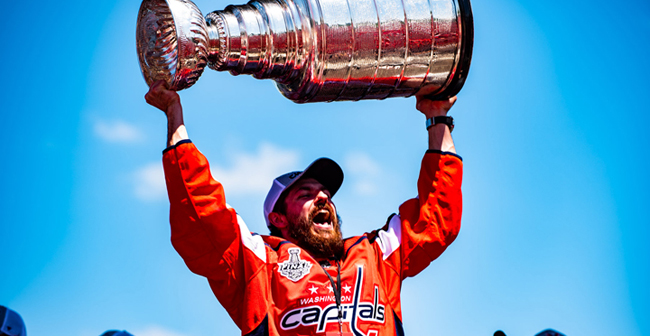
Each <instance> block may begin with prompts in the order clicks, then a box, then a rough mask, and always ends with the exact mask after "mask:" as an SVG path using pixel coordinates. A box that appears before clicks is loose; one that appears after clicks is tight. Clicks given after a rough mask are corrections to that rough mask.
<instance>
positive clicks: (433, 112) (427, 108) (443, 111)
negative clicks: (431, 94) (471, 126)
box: [415, 96, 456, 153]
mask: <svg viewBox="0 0 650 336" xmlns="http://www.w3.org/2000/svg"><path fill="white" fill-rule="evenodd" d="M416 99H417V104H416V105H415V108H416V109H418V110H419V111H420V112H422V114H424V115H425V117H426V118H427V119H429V118H435V117H443V116H447V112H448V111H449V109H450V108H451V107H452V106H453V105H454V103H455V102H456V96H454V97H451V98H449V99H448V100H430V99H427V98H425V97H424V96H416ZM428 132H429V149H433V150H439V151H443V152H451V153H456V148H455V147H454V141H453V140H452V139H451V131H450V130H449V126H447V125H446V124H444V123H438V124H435V125H432V126H431V127H429V129H428Z"/></svg>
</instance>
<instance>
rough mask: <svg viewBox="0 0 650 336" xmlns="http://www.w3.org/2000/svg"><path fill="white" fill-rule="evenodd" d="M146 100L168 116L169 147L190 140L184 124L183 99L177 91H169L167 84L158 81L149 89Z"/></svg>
mask: <svg viewBox="0 0 650 336" xmlns="http://www.w3.org/2000/svg"><path fill="white" fill-rule="evenodd" d="M144 99H145V100H146V101H147V103H149V105H151V106H154V107H157V108H158V109H160V110H161V111H163V112H165V114H166V115H167V147H171V146H174V145H175V144H177V143H178V142H179V141H181V140H186V139H189V137H188V136H187V130H186V129H185V124H184V122H183V107H182V106H181V98H180V97H179V96H178V93H176V91H172V90H168V89H167V88H166V87H165V82H163V81H157V82H155V83H154V84H153V85H152V86H151V88H149V92H147V94H146V95H145V96H144Z"/></svg>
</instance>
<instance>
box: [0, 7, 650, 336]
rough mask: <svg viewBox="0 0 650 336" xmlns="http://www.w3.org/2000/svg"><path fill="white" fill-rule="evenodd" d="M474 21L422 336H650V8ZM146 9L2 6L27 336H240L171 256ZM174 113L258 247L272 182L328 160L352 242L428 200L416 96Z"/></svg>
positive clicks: (1, 234)
mask: <svg viewBox="0 0 650 336" xmlns="http://www.w3.org/2000/svg"><path fill="white" fill-rule="evenodd" d="M196 3H197V5H198V6H199V8H201V10H202V11H203V12H204V14H206V13H207V12H209V11H212V10H217V9H222V8H224V7H225V6H226V5H228V4H229V2H227V1H223V0H219V1H208V0H202V1H197V2H196ZM472 5H473V10H474V19H475V31H476V35H475V39H476V40H475V44H474V56H473V60H472V67H471V71H470V74H469V78H468V80H467V82H466V85H465V87H464V88H463V90H462V91H461V93H460V94H459V100H458V103H457V104H456V106H454V108H453V109H452V111H451V114H452V115H453V116H454V118H455V120H456V125H457V126H456V129H455V130H454V139H455V141H456V148H457V150H458V152H459V154H460V155H462V157H463V159H464V164H465V176H464V182H463V192H464V214H463V227H462V229H461V232H460V235H459V237H458V239H457V240H456V242H455V243H454V244H453V245H452V246H451V247H450V248H449V250H448V251H447V252H445V254H444V255H443V256H442V257H441V258H439V259H438V260H437V261H436V262H434V263H432V265H431V266H430V267H429V268H428V269H427V270H426V271H425V272H423V273H422V274H420V275H419V276H417V277H415V278H412V279H409V280H407V281H406V283H405V285H404V289H403V293H402V294H403V299H402V303H403V310H404V323H405V329H406V332H407V334H409V335H432V334H438V335H492V333H493V332H494V331H495V330H497V329H501V330H504V331H505V332H506V334H507V335H509V336H528V335H530V336H532V335H534V334H535V333H536V332H539V331H541V330H542V329H545V328H549V327H550V328H555V329H557V330H559V331H562V332H564V333H565V334H567V335H571V336H575V335H632V336H634V335H648V334H650V322H649V321H648V318H647V317H648V316H650V303H649V302H650V289H648V286H647V284H648V283H650V247H648V244H647V242H646V241H647V239H648V238H649V237H650V228H649V227H650V226H649V224H650V218H649V216H648V212H647V210H646V209H647V208H648V206H647V203H648V202H649V201H650V197H648V190H650V179H649V178H648V175H647V172H648V171H650V167H649V166H650V165H649V155H648V144H650V139H649V136H648V132H647V131H646V128H647V125H648V124H649V122H650V117H649V116H648V115H649V112H650V109H649V108H648V107H647V101H648V95H649V94H650V84H648V80H647V78H650V66H648V64H647V60H648V59H650V49H649V48H648V45H649V44H650V43H649V42H650V40H649V37H650V3H648V2H644V1H639V0H632V1H628V2H625V3H620V4H614V3H612V2H605V1H602V0H596V1H585V0H569V1H566V2H562V3H548V2H539V1H532V0H523V1H512V0H495V1H490V2H479V1H474V3H473V4H472ZM138 8H139V2H137V1H115V2H108V1H95V2H92V3H88V2H81V1H77V0H72V1H68V2H66V3H65V4H61V3H55V2H23V3H20V2H15V1H14V2H8V3H6V4H3V11H2V13H3V15H2V17H3V19H2V20H0V28H1V29H0V36H1V37H2V40H3V41H4V42H5V43H4V44H3V46H2V47H1V48H2V53H0V61H1V62H2V63H1V64H3V65H4V66H5V67H4V71H3V73H4V78H5V80H4V81H3V82H2V84H0V85H2V90H0V95H1V97H2V108H1V110H2V116H3V117H4V120H5V126H4V127H3V129H4V134H5V137H4V139H5V146H4V153H3V154H4V155H3V160H2V165H0V170H1V171H0V181H1V183H0V185H1V186H2V187H1V189H0V191H1V193H0V197H1V199H0V214H2V220H1V221H0V242H1V244H2V246H3V249H2V252H1V253H0V256H1V257H0V269H1V270H2V271H3V272H4V274H3V275H2V276H1V277H0V278H1V279H2V280H0V304H2V305H6V306H9V307H11V308H13V309H15V310H16V311H18V312H19V313H21V315H22V316H23V318H24V320H25V322H26V324H27V330H28V333H29V335H30V336H38V335H48V336H57V335H65V336H70V335H72V336H92V335H99V334H101V333H102V332H103V331H105V330H107V329H110V328H117V329H127V330H129V331H131V332H132V333H134V334H135V335H136V336H205V335H231V334H238V330H237V329H236V327H235V326H234V324H233V323H232V322H231V321H230V319H229V317H228V316H227V314H226V313H225V311H224V310H223V308H221V307H220V305H219V303H218V302H217V300H216V299H215V298H214V297H213V295H212V293H211V291H210V289H209V287H208V285H207V282H206V281H205V280H204V279H202V278H200V277H198V276H196V275H193V274H192V273H190V272H189V271H188V270H187V269H186V267H185V265H184V264H183V262H182V260H181V259H180V257H178V255H177V254H176V253H175V251H174V250H173V248H172V247H171V244H170V243H169V226H168V204H167V201H166V196H165V191H164V185H163V184H162V183H163V180H162V169H161V164H160V158H161V151H162V149H163V148H164V142H165V132H166V127H165V119H164V116H163V114H162V112H160V111H157V110H155V109H154V108H152V107H150V106H148V105H146V103H145V102H144V99H143V95H144V94H145V92H146V90H147V87H146V84H145V83H144V80H143V79H142V77H141V74H140V70H139V68H138V63H137V57H136V53H135V41H134V39H135V37H134V36H135V21H136V15H137V11H138ZM181 97H182V100H183V103H184V106H185V111H186V124H187V126H188V130H189V134H190V137H191V138H192V140H193V141H194V142H195V143H196V144H197V146H198V147H199V148H200V149H201V151H202V152H203V153H204V154H206V156H207V157H208V159H209V160H210V162H211V164H212V170H213V172H214V173H215V175H217V176H218V177H221V180H222V181H223V182H224V185H225V189H226V196H227V198H228V202H229V203H230V204H231V205H233V206H234V207H235V208H236V209H237V210H238V212H239V213H240V214H241V215H242V217H243V218H244V219H245V220H246V221H247V223H248V225H249V227H250V228H251V229H252V230H254V231H257V232H262V233H264V232H266V229H265V226H264V220H263V218H262V201H263V198H264V195H265V192H266V190H267V189H268V187H269V185H270V181H271V179H272V178H273V177H274V176H275V175H278V174H280V173H283V172H285V171H288V170H294V169H300V168H303V167H304V166H306V165H307V164H308V163H309V162H311V161H312V160H313V159H315V158H317V157H320V156H328V157H331V158H333V159H335V160H336V161H338V162H339V163H340V164H341V165H342V167H343V169H344V171H345V172H346V181H345V183H344V185H343V187H342V188H341V190H340V192H339V194H337V196H336V197H335V198H334V200H335V202H336V203H337V207H338V209H339V211H340V213H341V215H342V217H343V220H344V224H343V232H344V235H346V236H350V235H357V234H361V233H363V232H365V231H368V230H372V229H374V228H377V227H379V226H381V225H382V224H383V222H384V221H385V219H386V217H387V216H388V215H389V214H390V213H392V212H394V211H395V210H396V209H397V206H398V205H399V204H400V203H401V202H402V201H404V200H405V199H407V198H409V197H412V196H413V195H415V180H416V178H417V173H418V166H419V162H420V159H421V156H422V154H423V153H424V151H425V149H426V132H425V131H424V118H423V116H422V115H421V114H419V112H417V111H415V109H414V106H415V100H414V98H409V99H402V98H398V99H388V100H385V101H364V102H356V103H348V102H343V103H331V104H305V105H297V104H294V103H292V102H290V101H289V100H287V99H285V98H283V97H282V96H281V95H280V94H279V93H278V92H277V89H276V88H275V86H274V85H273V83H272V82H270V81H259V80H255V79H253V78H252V77H250V76H239V77H233V76H231V75H229V74H227V73H218V72H215V71H212V70H206V72H205V73H204V74H203V76H202V78H201V80H200V81H199V82H198V83H197V84H196V85H195V86H193V87H192V88H190V89H188V90H185V91H182V93H181ZM253 173H254V175H255V178H251V176H252V175H253Z"/></svg>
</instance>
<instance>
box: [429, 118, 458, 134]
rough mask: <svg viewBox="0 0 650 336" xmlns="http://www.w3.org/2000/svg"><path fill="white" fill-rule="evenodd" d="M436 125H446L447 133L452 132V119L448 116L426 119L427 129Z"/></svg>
mask: <svg viewBox="0 0 650 336" xmlns="http://www.w3.org/2000/svg"><path fill="white" fill-rule="evenodd" d="M438 124H445V125H447V127H449V132H451V131H453V130H454V118H452V117H450V116H437V117H433V118H428V119H427V122H426V126H427V129H429V128H431V127H432V126H434V125H438Z"/></svg>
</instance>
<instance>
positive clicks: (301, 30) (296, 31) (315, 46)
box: [136, 0, 474, 103]
mask: <svg viewBox="0 0 650 336" xmlns="http://www.w3.org/2000/svg"><path fill="white" fill-rule="evenodd" d="M473 39H474V27H473V18H472V9H471V5H470V2H469V0H252V1H250V2H248V4H245V5H230V6H228V7H226V9H224V10H221V11H214V12H212V13H209V14H208V15H207V16H206V17H205V19H204V18H203V15H202V14H201V11H200V10H199V9H198V8H197V7H196V5H195V4H194V3H192V2H191V1H189V0H144V1H143V2H142V5H141V7H140V12H139V13H138V23H137V32H136V40H137V50H138V57H139V60H140V68H141V69H142V74H143V75H144V78H145V80H146V82H147V84H149V85H151V84H152V83H153V82H155V81H157V80H164V81H166V82H167V85H168V87H169V88H171V89H173V90H182V89H185V88H188V87H190V86H192V85H193V84H194V83H195V82H196V81H197V80H198V79H199V77H200V76H201V74H202V73H203V69H204V68H205V66H206V65H207V66H209V67H210V68H212V69H213V70H217V71H226V70H227V71H230V73H231V74H233V75H239V74H249V75H253V77H255V78H258V79H265V78H270V79H273V80H274V81H275V82H276V83H277V87H278V89H279V90H280V92H281V93H282V94H283V95H284V96H285V97H287V98H289V99H291V100H292V101H294V102H297V103H306V102H322V101H336V100H360V99H384V98H389V97H408V96H412V95H414V94H427V95H429V97H431V98H433V99H446V98H448V97H451V96H453V95H456V94H457V93H458V91H460V89H461V88H462V86H463V84H464V83H465V78H466V77H467V72H468V71H469V66H470V62H471V58H472V45H473Z"/></svg>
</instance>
